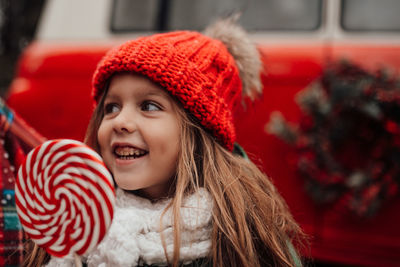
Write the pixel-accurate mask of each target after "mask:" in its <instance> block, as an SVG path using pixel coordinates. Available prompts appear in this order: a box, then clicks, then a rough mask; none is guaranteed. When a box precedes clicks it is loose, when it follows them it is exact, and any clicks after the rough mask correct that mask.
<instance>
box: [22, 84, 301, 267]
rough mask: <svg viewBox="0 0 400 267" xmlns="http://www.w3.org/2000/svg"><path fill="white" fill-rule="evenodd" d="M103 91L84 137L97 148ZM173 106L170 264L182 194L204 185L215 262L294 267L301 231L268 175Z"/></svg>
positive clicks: (39, 252)
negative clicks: (175, 148)
mask: <svg viewBox="0 0 400 267" xmlns="http://www.w3.org/2000/svg"><path fill="white" fill-rule="evenodd" d="M106 94H107V90H105V91H104V93H103V96H102V97H101V99H100V101H99V104H98V105H97V107H96V109H95V111H94V112H93V115H92V118H91V121H90V123H89V126H88V130H87V133H86V138H85V143H86V144H88V145H89V146H90V147H92V148H93V149H95V150H96V151H98V152H99V146H98V142H97V131H98V129H99V126H100V123H101V121H102V118H103V114H104V111H103V102H104V98H105V95H106ZM176 105H177V108H176V110H177V112H178V115H179V116H180V118H181V138H180V140H181V141H180V146H181V147H180V155H179V159H178V162H177V170H176V176H175V181H174V182H173V183H172V184H173V185H174V188H173V190H172V191H173V192H174V195H173V198H172V201H171V203H170V205H169V206H168V207H167V208H172V211H173V215H174V216H173V218H174V253H173V257H172V259H169V255H168V254H167V253H166V246H165V243H164V240H163V241H162V242H163V246H164V251H165V255H166V257H167V260H168V262H169V263H170V264H171V265H172V266H178V265H179V254H180V253H179V248H180V236H181V232H180V222H181V218H180V207H181V206H182V201H183V198H184V197H185V196H186V195H187V194H190V193H192V192H194V191H196V190H197V189H198V188H200V187H203V188H205V189H207V190H208V191H209V192H210V194H211V196H212V198H213V201H214V207H213V219H212V224H213V231H212V236H211V240H212V251H211V254H210V260H211V262H212V264H213V266H233V267H234V266H251V267H253V266H295V260H296V259H295V257H294V256H293V253H291V246H290V244H291V243H292V242H294V244H300V243H301V240H302V239H303V236H304V235H303V233H302V231H301V229H300V228H299V226H298V225H297V224H296V222H295V221H294V219H293V217H292V215H291V214H290V212H289V210H288V207H287V205H286V203H285V201H284V200H283V199H282V197H281V196H280V195H279V193H278V192H277V191H276V189H275V187H274V185H273V184H272V182H271V181H270V179H269V178H268V177H267V176H266V175H265V174H264V173H262V172H261V171H260V170H259V168H257V166H256V165H254V164H253V163H252V162H251V161H249V160H247V159H244V158H243V157H241V156H238V155H235V154H233V153H232V152H230V151H228V150H226V149H225V148H224V147H223V146H221V145H220V144H219V143H218V142H217V141H216V140H215V139H214V138H213V136H212V134H210V133H209V132H207V131H206V130H205V129H204V128H203V127H201V126H200V124H198V123H197V122H196V119H195V118H194V117H192V116H191V115H190V114H187V113H186V112H185V110H184V109H183V108H181V107H179V104H177V103H176ZM35 247H36V246H35ZM31 252H34V251H31ZM34 254H36V255H39V256H41V257H40V258H41V259H42V262H43V261H44V260H46V259H48V258H46V257H44V256H43V255H45V252H44V250H42V249H40V248H37V247H36V250H35V253H34ZM29 259H30V260H31V261H30V265H29V264H27V263H29V262H28V260H29ZM34 259H35V256H34V255H33V256H32V253H30V255H27V257H26V264H25V266H37V264H39V265H40V262H39V263H38V259H36V260H35V261H34V262H32V260H34ZM33 264H35V265H33Z"/></svg>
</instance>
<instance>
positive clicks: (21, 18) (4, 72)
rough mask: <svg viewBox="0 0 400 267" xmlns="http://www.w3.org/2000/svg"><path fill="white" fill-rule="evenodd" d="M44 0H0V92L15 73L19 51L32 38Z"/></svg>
mask: <svg viewBox="0 0 400 267" xmlns="http://www.w3.org/2000/svg"><path fill="white" fill-rule="evenodd" d="M43 3H44V0H33V1H26V0H0V94H1V95H4V93H5V91H6V90H7V88H8V86H9V84H10V82H11V80H12V78H13V76H14V73H15V68H16V62H17V59H18V56H19V55H20V53H21V51H22V50H23V49H24V48H25V47H26V46H27V45H28V44H29V43H30V41H31V40H32V39H33V38H34V34H35V30H36V27H37V23H38V20H39V16H40V13H41V11H42V7H43Z"/></svg>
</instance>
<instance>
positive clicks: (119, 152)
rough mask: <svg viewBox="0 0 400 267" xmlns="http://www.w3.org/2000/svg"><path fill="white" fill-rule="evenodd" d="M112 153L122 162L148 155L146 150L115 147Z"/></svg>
mask: <svg viewBox="0 0 400 267" xmlns="http://www.w3.org/2000/svg"><path fill="white" fill-rule="evenodd" d="M113 152H114V155H115V156H116V157H117V158H118V159H122V160H132V159H136V158H140V157H143V156H145V155H147V154H148V153H149V152H148V151H146V150H142V149H139V148H135V147H131V146H117V147H115V148H114V151H113Z"/></svg>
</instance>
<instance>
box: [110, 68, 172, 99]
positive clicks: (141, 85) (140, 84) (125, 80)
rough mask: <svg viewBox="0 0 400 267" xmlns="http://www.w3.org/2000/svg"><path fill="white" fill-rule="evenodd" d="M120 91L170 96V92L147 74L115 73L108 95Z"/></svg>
mask: <svg viewBox="0 0 400 267" xmlns="http://www.w3.org/2000/svg"><path fill="white" fill-rule="evenodd" d="M120 92H126V93H133V94H135V95H139V96H140V95H146V96H147V95H156V96H164V97H170V95H169V94H168V92H167V91H166V90H165V89H164V88H163V87H161V86H160V85H158V84H157V83H155V82H153V81H151V80H150V79H149V78H147V77H146V76H142V75H139V74H131V73H122V74H116V75H114V76H113V77H112V78H111V79H110V82H109V88H108V92H107V97H112V96H113V95H114V94H118V93H120Z"/></svg>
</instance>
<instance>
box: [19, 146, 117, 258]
mask: <svg viewBox="0 0 400 267" xmlns="http://www.w3.org/2000/svg"><path fill="white" fill-rule="evenodd" d="M113 184H114V183H113V180H112V177H111V174H110V173H109V171H108V170H107V168H106V167H105V165H104V163H103V160H102V159H101V157H100V156H99V155H98V154H97V153H96V152H95V151H94V150H92V149H91V148H89V147H88V146H86V145H85V144H83V143H81V142H78V141H74V140H67V139H60V140H51V141H47V142H45V143H43V144H42V145H40V146H38V147H37V148H35V149H34V150H32V151H31V152H30V153H29V154H28V156H27V158H26V160H25V162H24V164H22V165H21V167H20V169H19V171H18V176H17V181H16V185H15V201H16V206H17V212H18V216H19V219H20V221H21V224H22V226H23V228H24V230H25V232H26V233H27V234H28V235H29V237H30V238H31V239H32V240H33V241H34V242H35V243H36V244H38V245H39V246H41V247H43V248H44V249H46V251H47V252H48V253H50V254H51V255H54V256H57V257H63V256H66V255H73V254H74V253H76V254H78V255H83V254H85V253H87V252H89V251H90V250H91V249H93V248H94V247H96V245H97V244H98V243H99V242H100V241H101V240H102V239H103V237H104V235H105V234H106V231H107V229H108V227H109V226H110V224H111V221H112V217H113V212H114V203H115V191H114V185H113Z"/></svg>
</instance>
